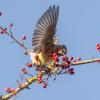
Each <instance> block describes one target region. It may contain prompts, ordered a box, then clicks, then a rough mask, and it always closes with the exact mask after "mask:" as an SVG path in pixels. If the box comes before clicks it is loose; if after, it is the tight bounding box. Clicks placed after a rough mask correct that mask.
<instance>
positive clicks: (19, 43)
mask: <svg viewBox="0 0 100 100" xmlns="http://www.w3.org/2000/svg"><path fill="white" fill-rule="evenodd" d="M0 29H1V30H3V27H1V26H0ZM4 33H6V34H7V35H8V36H9V37H11V38H12V39H13V41H14V42H16V43H17V44H18V45H19V46H21V47H22V48H24V49H25V50H26V51H27V48H26V46H25V45H23V43H21V42H19V41H18V40H17V39H16V38H15V37H14V36H13V33H12V32H11V30H10V32H8V31H5V32H4Z"/></svg>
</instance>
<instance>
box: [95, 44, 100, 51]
mask: <svg viewBox="0 0 100 100" xmlns="http://www.w3.org/2000/svg"><path fill="white" fill-rule="evenodd" d="M96 49H97V50H98V51H99V52H100V44H97V45H96Z"/></svg>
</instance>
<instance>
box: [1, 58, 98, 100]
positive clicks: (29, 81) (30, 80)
mask: <svg viewBox="0 0 100 100" xmlns="http://www.w3.org/2000/svg"><path fill="white" fill-rule="evenodd" d="M94 62H100V58H92V59H89V60H83V61H77V62H71V63H70V67H71V66H75V65H82V64H88V63H94ZM58 65H59V66H64V65H65V66H66V64H65V63H61V64H58ZM49 68H50V67H49ZM54 68H55V69H57V67H53V69H54ZM50 69H51V70H52V67H51V68H50ZM56 71H57V70H55V72H54V73H55V74H56V75H60V74H57V73H56ZM66 72H67V71H66ZM41 73H42V75H46V74H47V73H46V71H41ZM37 76H38V74H37V75H36V76H34V77H30V78H27V79H26V82H25V83H24V84H19V83H18V87H17V88H16V89H15V90H14V91H13V92H11V93H9V94H7V95H4V96H1V99H0V100H8V99H10V98H11V97H13V96H16V95H17V94H18V93H19V92H20V91H22V90H24V89H29V86H30V85H31V84H32V83H33V82H35V81H37Z"/></svg>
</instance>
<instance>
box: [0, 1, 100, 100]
mask: <svg viewBox="0 0 100 100" xmlns="http://www.w3.org/2000/svg"><path fill="white" fill-rule="evenodd" d="M53 4H55V5H59V7H60V15H59V20H58V25H57V35H58V37H59V39H60V43H62V44H65V45H66V46H67V48H68V56H75V57H76V58H77V57H78V56H80V57H82V59H83V60H84V59H89V58H92V57H93V56H94V57H100V53H99V52H97V51H96V46H95V45H96V44H97V43H100V0H0V11H1V12H2V13H3V15H2V16H1V17H0V25H2V26H7V27H9V23H11V22H13V24H14V27H13V32H14V34H15V36H16V38H18V39H20V38H21V36H22V35H23V34H24V35H26V36H27V41H25V44H26V45H27V47H28V48H31V38H32V33H33V31H34V29H35V25H36V22H37V21H38V18H40V16H41V15H42V14H43V13H44V12H45V11H46V9H48V7H49V6H50V5H53ZM10 42H11V39H10V38H9V37H7V36H6V35H0V68H1V70H0V93H2V94H5V92H4V88H5V87H7V86H11V87H16V85H17V84H16V80H17V79H19V76H20V68H21V67H23V66H25V63H26V62H30V58H29V57H27V56H24V53H23V52H24V51H23V49H22V48H20V47H19V46H18V45H16V44H11V43H10ZM30 70H31V72H32V73H33V74H34V73H35V72H34V71H33V70H32V69H30ZM16 99H17V100H40V99H41V100H47V99H48V100H100V64H99V63H94V64H87V65H81V66H76V68H75V75H74V76H71V75H61V76H58V77H57V80H56V81H55V82H52V80H50V82H49V86H48V88H47V89H43V88H42V87H41V86H40V85H38V84H35V83H34V84H32V85H31V89H30V90H25V91H23V92H21V93H20V94H19V95H18V96H17V98H16Z"/></svg>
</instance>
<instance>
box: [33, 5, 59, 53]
mask: <svg viewBox="0 0 100 100" xmlns="http://www.w3.org/2000/svg"><path fill="white" fill-rule="evenodd" d="M58 15H59V7H58V6H57V7H56V6H55V5H54V6H50V7H49V9H48V10H47V11H46V12H45V13H44V14H43V15H42V16H41V18H40V19H39V21H38V22H37V25H36V29H35V30H34V34H33V38H32V46H33V49H34V51H36V52H38V53H40V52H41V51H42V50H45V49H47V48H50V47H51V46H52V45H53V44H54V43H53V37H54V35H55V33H56V25H57V20H58Z"/></svg>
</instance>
